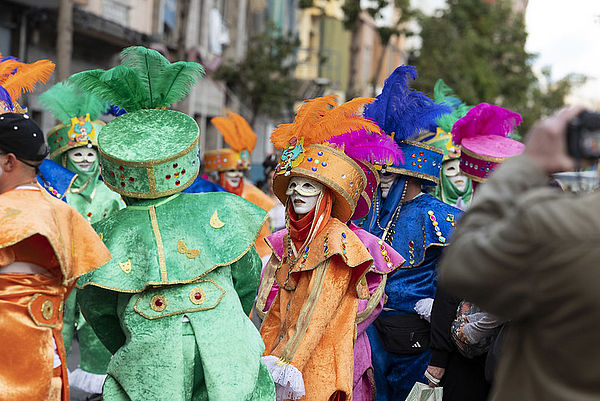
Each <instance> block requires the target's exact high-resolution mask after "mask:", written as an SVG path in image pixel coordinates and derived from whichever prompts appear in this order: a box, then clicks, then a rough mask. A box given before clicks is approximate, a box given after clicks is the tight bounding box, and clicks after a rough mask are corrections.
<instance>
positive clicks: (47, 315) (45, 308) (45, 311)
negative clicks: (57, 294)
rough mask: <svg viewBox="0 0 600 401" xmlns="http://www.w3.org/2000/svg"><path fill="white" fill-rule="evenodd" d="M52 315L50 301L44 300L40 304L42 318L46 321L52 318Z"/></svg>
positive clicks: (52, 307) (52, 310)
mask: <svg viewBox="0 0 600 401" xmlns="http://www.w3.org/2000/svg"><path fill="white" fill-rule="evenodd" d="M53 313H54V305H52V301H50V300H49V299H47V300H45V301H44V303H43V304H42V316H43V317H44V319H46V320H50V319H51V318H52V314H53Z"/></svg>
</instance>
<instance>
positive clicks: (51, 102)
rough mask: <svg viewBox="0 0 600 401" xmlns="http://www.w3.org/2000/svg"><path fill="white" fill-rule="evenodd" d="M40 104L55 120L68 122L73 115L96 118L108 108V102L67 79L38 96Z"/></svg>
mask: <svg viewBox="0 0 600 401" xmlns="http://www.w3.org/2000/svg"><path fill="white" fill-rule="evenodd" d="M39 100H40V103H41V105H42V106H43V107H44V108H45V109H47V110H48V111H50V112H51V113H52V115H54V117H55V118H56V119H57V120H60V121H61V122H63V123H64V124H70V123H71V119H72V118H73V117H80V116H85V115H86V114H89V115H90V119H91V120H95V119H97V118H98V117H99V116H100V115H102V114H103V113H105V112H106V111H107V110H108V107H109V104H108V103H107V102H105V101H102V100H100V99H98V98H97V97H96V96H94V95H92V94H91V93H83V92H81V91H79V89H77V87H76V86H75V85H73V84H72V83H70V82H69V81H65V82H59V83H57V84H56V85H54V86H53V87H52V88H50V89H48V90H47V91H46V92H44V93H42V94H41V95H40V96H39Z"/></svg>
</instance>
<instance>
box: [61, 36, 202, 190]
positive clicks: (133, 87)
mask: <svg viewBox="0 0 600 401" xmlns="http://www.w3.org/2000/svg"><path fill="white" fill-rule="evenodd" d="M203 74H204V69H203V68H202V66H201V65H200V64H198V63H192V62H183V61H179V62H176V63H170V62H169V61H168V60H167V59H166V58H164V57H163V56H162V55H161V54H160V53H158V52H157V51H155V50H151V49H147V48H144V47H141V46H135V47H129V48H127V49H124V50H123V51H122V52H121V65H118V66H116V67H114V68H112V69H110V70H108V71H104V70H91V71H85V72H81V73H78V74H75V75H73V76H72V77H71V78H70V80H71V81H72V82H74V83H75V84H76V85H77V86H79V87H80V88H81V89H82V90H83V91H84V92H86V91H89V92H91V93H92V94H94V95H96V96H98V97H99V98H101V99H104V100H106V101H108V102H110V103H112V104H114V105H117V106H119V107H122V108H123V109H124V110H125V111H127V113H126V114H123V115H121V116H119V117H116V118H115V119H114V120H112V121H111V122H109V123H108V124H106V126H105V127H104V128H103V129H102V131H101V133H100V135H99V136H98V148H99V158H100V163H101V165H102V177H103V179H104V182H105V184H106V185H107V186H108V187H109V188H111V189H112V190H113V191H115V192H118V193H120V194H121V195H125V196H128V197H131V198H142V199H154V198H160V197H163V196H167V195H170V194H173V193H176V192H180V191H182V190H183V189H185V188H186V187H188V186H189V185H191V184H192V183H193V182H194V179H195V178H196V176H197V175H198V170H199V164H200V163H199V159H198V155H197V144H198V136H199V129H198V125H197V124H196V122H195V121H194V119H193V118H191V117H189V116H188V115H186V114H184V113H181V112H179V111H175V110H168V109H166V108H167V107H170V105H171V104H173V103H176V102H178V101H180V100H181V99H182V98H184V97H185V96H187V94H188V93H189V91H190V90H191V87H192V85H194V84H195V83H196V81H197V80H198V79H200V78H201V77H202V75H203Z"/></svg>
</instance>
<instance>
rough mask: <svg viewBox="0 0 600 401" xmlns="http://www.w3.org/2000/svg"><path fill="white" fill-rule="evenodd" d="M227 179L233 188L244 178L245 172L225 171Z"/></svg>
mask: <svg viewBox="0 0 600 401" xmlns="http://www.w3.org/2000/svg"><path fill="white" fill-rule="evenodd" d="M224 176H225V181H226V182H227V184H229V186H231V187H232V188H237V187H238V186H239V185H240V183H241V182H242V178H244V172H243V171H242V170H229V171H226V172H225V173H224Z"/></svg>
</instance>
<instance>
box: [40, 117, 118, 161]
mask: <svg viewBox="0 0 600 401" xmlns="http://www.w3.org/2000/svg"><path fill="white" fill-rule="evenodd" d="M92 124H98V125H101V126H105V125H106V123H105V122H104V121H102V120H94V121H92ZM70 126H71V124H58V125H56V126H54V127H53V128H52V129H51V130H50V131H48V133H47V134H46V142H48V146H50V141H49V139H50V135H53V134H54V133H55V132H57V131H60V130H61V129H63V128H68V127H70ZM88 140H89V143H91V144H92V146H93V147H95V148H96V149H98V132H96V138H95V139H93V140H92V139H88ZM85 147H86V145H80V144H77V145H66V146H61V147H60V148H58V149H56V150H55V151H54V152H52V153H50V155H48V157H49V158H50V159H52V160H54V158H55V157H58V156H60V155H62V154H64V153H65V152H67V151H69V150H71V149H75V148H85ZM63 167H64V165H63Z"/></svg>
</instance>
